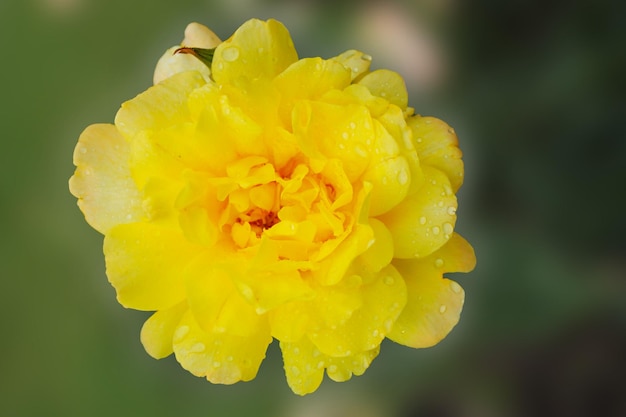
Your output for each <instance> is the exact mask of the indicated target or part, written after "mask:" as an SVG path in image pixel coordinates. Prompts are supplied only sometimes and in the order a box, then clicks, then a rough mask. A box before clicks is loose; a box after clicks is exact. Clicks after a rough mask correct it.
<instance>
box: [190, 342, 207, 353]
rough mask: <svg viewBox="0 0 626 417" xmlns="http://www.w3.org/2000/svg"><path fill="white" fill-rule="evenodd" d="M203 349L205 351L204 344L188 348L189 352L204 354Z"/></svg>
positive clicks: (199, 343)
mask: <svg viewBox="0 0 626 417" xmlns="http://www.w3.org/2000/svg"><path fill="white" fill-rule="evenodd" d="M205 349H206V346H204V343H201V342H198V343H196V344H195V345H193V346H192V347H190V348H189V352H192V353H200V352H204V350H205Z"/></svg>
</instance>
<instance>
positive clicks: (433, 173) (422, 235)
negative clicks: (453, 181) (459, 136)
mask: <svg viewBox="0 0 626 417" xmlns="http://www.w3.org/2000/svg"><path fill="white" fill-rule="evenodd" d="M423 172H424V177H425V181H424V183H423V185H422V187H421V188H420V189H419V190H418V191H417V192H416V193H415V194H412V195H409V196H408V197H407V198H406V199H405V200H404V201H403V202H402V203H400V204H398V205H397V206H396V207H394V208H393V210H391V211H389V212H387V213H385V214H383V215H382V216H380V217H379V219H380V220H381V221H382V222H383V223H385V225H386V226H387V228H388V229H389V231H390V232H391V234H392V235H393V243H394V249H395V252H394V257H396V258H421V257H424V256H427V255H430V254H431V253H433V252H434V251H436V250H437V249H439V248H440V247H441V246H442V245H443V244H444V243H446V242H447V241H448V239H449V238H450V235H452V232H453V230H454V224H455V223H456V208H457V200H456V196H455V195H454V193H453V192H452V189H451V187H450V181H448V177H446V176H445V175H444V174H443V173H442V172H441V171H439V170H437V169H434V168H431V167H423Z"/></svg>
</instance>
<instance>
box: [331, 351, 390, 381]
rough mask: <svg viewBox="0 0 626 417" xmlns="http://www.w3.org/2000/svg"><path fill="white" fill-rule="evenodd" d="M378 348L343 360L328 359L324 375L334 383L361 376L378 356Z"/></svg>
mask: <svg viewBox="0 0 626 417" xmlns="http://www.w3.org/2000/svg"><path fill="white" fill-rule="evenodd" d="M379 352H380V346H376V347H375V348H373V349H371V350H368V351H366V352H359V353H355V354H354V355H351V356H347V357H345V358H328V360H327V363H328V364H327V368H326V373H327V374H328V377H329V378H330V379H332V380H333V381H335V382H344V381H347V380H349V379H350V378H352V375H356V376H359V375H363V373H365V371H366V370H367V368H369V366H370V364H371V363H372V361H373V360H374V359H375V358H376V356H378V353H379Z"/></svg>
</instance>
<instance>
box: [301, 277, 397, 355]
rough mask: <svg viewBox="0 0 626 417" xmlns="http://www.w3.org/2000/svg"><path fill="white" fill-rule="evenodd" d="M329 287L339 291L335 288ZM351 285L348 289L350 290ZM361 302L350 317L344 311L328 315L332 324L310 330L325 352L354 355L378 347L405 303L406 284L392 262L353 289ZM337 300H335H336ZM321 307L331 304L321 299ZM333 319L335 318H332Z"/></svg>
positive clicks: (326, 307)
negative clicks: (372, 277) (371, 278)
mask: <svg viewBox="0 0 626 417" xmlns="http://www.w3.org/2000/svg"><path fill="white" fill-rule="evenodd" d="M329 291H332V292H336V291H337V289H336V288H330V289H329ZM349 291H350V289H348V290H347V294H349ZM352 291H354V292H356V293H357V294H358V295H357V297H358V298H360V299H361V300H362V305H361V306H360V307H359V308H358V309H356V310H355V311H354V312H353V313H352V314H350V316H349V317H348V318H347V319H344V317H342V316H341V315H337V316H336V317H328V318H327V320H326V321H327V322H330V325H329V326H327V327H323V328H320V329H316V330H314V331H312V332H311V333H309V339H310V340H311V341H312V342H313V344H315V346H316V347H317V348H318V349H319V350H320V351H321V352H323V353H325V354H327V355H329V356H332V357H343V356H351V355H352V354H354V353H357V352H364V351H369V350H372V349H374V348H376V347H377V346H378V345H380V343H381V342H382V340H383V339H384V338H385V335H386V334H387V333H388V332H389V331H391V328H392V326H393V323H394V322H395V320H396V318H397V317H398V316H399V315H400V312H401V311H402V309H403V307H404V305H405V303H406V297H407V294H406V291H407V289H406V287H405V284H404V280H403V278H402V276H401V275H400V274H399V273H398V271H397V270H396V269H395V268H394V267H393V266H391V265H388V266H387V267H385V268H383V269H382V270H381V271H380V272H379V273H378V274H377V276H376V278H375V279H373V280H371V281H370V282H369V283H367V284H364V285H362V286H358V287H355V288H353V289H352ZM337 301H338V300H335V302H336V303H337ZM318 308H319V309H320V310H322V309H328V308H331V307H329V306H327V303H326V302H325V300H324V301H322V303H321V305H319V307H318ZM331 319H332V321H331Z"/></svg>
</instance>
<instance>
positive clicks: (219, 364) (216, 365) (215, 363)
mask: <svg viewBox="0 0 626 417" xmlns="http://www.w3.org/2000/svg"><path fill="white" fill-rule="evenodd" d="M220 366H222V362H220V361H215V362H213V367H214V368H219V367H220Z"/></svg>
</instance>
